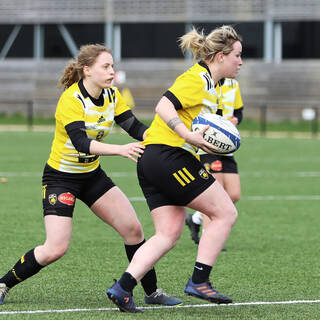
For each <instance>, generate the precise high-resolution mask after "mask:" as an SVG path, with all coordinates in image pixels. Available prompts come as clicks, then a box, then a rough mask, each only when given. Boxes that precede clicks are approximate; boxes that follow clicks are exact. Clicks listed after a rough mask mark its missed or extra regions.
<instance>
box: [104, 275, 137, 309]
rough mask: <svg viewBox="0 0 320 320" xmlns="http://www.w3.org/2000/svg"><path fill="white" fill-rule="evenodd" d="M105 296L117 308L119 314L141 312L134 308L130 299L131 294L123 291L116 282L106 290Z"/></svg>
mask: <svg viewBox="0 0 320 320" xmlns="http://www.w3.org/2000/svg"><path fill="white" fill-rule="evenodd" d="M107 296H108V298H109V299H110V300H111V301H112V302H113V303H114V304H116V305H117V306H118V308H119V309H120V311H121V312H129V313H139V312H142V310H139V309H137V308H136V305H135V303H134V301H133V298H132V293H131V292H128V291H125V290H123V289H122V288H121V286H120V284H119V283H118V282H117V281H116V282H115V283H114V285H113V286H112V287H110V288H109V289H108V290H107Z"/></svg>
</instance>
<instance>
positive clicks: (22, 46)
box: [0, 0, 320, 117]
mask: <svg viewBox="0 0 320 320" xmlns="http://www.w3.org/2000/svg"><path fill="white" fill-rule="evenodd" d="M221 24H232V25H234V26H235V27H236V29H237V31H238V32H239V33H240V34H241V35H242V36H243V38H244V50H243V59H244V62H245V63H244V66H243V70H242V71H241V73H240V75H239V80H240V82H241V87H242V88H243V90H242V91H243V98H244V101H245V103H246V105H247V106H249V107H250V106H252V107H257V106H262V105H267V104H269V106H268V110H272V107H275V108H279V106H281V107H284V108H290V110H291V109H292V110H294V109H296V110H298V109H299V110H300V108H301V107H302V105H301V104H302V103H303V107H313V106H314V105H315V104H316V103H318V100H319V93H320V87H319V83H320V81H319V80H320V76H319V75H320V60H319V59H320V43H319V42H318V41H316V39H317V38H318V34H319V31H320V1H318V0H162V1H157V0H95V1H87V0H50V1H49V0H32V1H31V0H2V1H1V2H0V96H1V97H2V99H4V97H5V98H6V99H9V100H10V99H11V100H12V99H13V100H14V99H17V92H16V90H18V91H19V93H20V94H19V99H20V100H23V99H24V100H29V101H32V102H33V104H34V107H35V112H43V113H45V114H47V113H48V112H49V110H44V108H43V105H44V104H43V103H42V102H41V101H44V100H47V101H51V100H54V99H55V97H56V96H58V89H56V86H55V84H56V82H57V77H58V76H59V73H60V71H61V69H63V67H64V65H65V63H66V61H67V59H70V58H71V57H73V56H75V55H76V53H77V50H78V48H79V47H80V46H81V45H82V44H87V43H104V44H106V45H107V46H108V47H110V48H111V49H112V50H113V55H114V58H115V60H116V64H117V66H118V67H119V68H120V69H121V70H123V71H125V72H126V79H127V81H126V86H127V87H128V88H130V90H131V92H132V94H133V97H134V99H135V102H136V105H137V110H138V111H139V108H142V109H143V110H153V108H154V105H155V102H156V101H157V100H158V99H159V97H160V96H161V94H162V93H163V90H165V89H166V88H167V87H168V86H169V85H170V84H171V82H172V81H173V79H175V77H176V76H177V75H178V74H179V73H181V71H182V70H184V69H185V68H186V67H187V66H188V65H190V61H189V60H188V57H186V58H184V57H183V56H182V54H181V52H180V50H179V48H178V46H177V39H178V37H180V36H181V35H182V34H184V33H185V32H186V31H188V30H190V28H191V27H192V26H196V27H197V28H199V29H204V31H205V32H209V31H210V30H211V29H213V28H214V27H215V26H217V25H221ZM301 74H303V77H301ZM14 87H15V89H16V90H13V89H14ZM141 88H148V89H149V90H141ZM19 99H17V100H19ZM0 105H1V102H0ZM46 105H47V106H48V108H50V110H51V108H52V106H54V105H55V104H54V103H52V104H50V103H46ZM296 107H298V108H296ZM255 110H258V109H255ZM260 110H262V109H260ZM259 112H260V111H257V113H256V116H257V117H258V116H259ZM299 112H300V111H299ZM49 113H50V112H49ZM289 113H291V114H294V113H295V112H294V111H290V112H288V111H285V112H283V116H287V114H289ZM251 114H253V115H254V114H255V112H252V113H251Z"/></svg>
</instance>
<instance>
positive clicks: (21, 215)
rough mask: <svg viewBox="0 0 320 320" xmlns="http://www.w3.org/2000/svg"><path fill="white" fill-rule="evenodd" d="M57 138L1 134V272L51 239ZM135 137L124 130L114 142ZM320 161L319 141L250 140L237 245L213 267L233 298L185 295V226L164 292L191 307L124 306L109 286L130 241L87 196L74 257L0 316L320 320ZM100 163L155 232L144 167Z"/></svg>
mask: <svg viewBox="0 0 320 320" xmlns="http://www.w3.org/2000/svg"><path fill="white" fill-rule="evenodd" d="M52 137H53V133H43V132H38V133H35V132H7V133H6V132H0V141H1V153H0V178H1V177H2V178H6V179H7V182H0V199H1V205H0V234H1V246H0V248H1V251H0V252H1V258H0V274H1V275H2V274H4V273H6V272H7V271H8V270H9V268H11V267H12V265H13V264H14V263H15V262H16V261H17V259H19V258H20V257H21V255H23V254H24V253H25V252H26V251H28V250H30V249H31V248H33V247H35V246H36V245H38V244H41V243H43V241H44V237H45V233H44V227H43V218H42V207H41V174H42V170H43V167H44V164H45V162H46V160H47V157H48V155H49V152H50V145H51V140H52ZM129 141H131V140H130V138H128V137H127V136H126V135H122V134H112V135H111V136H110V137H109V139H108V142H110V143H119V144H120V143H121V144H122V143H126V142H129ZM319 158H320V148H319V140H315V139H267V138H254V137H249V138H244V139H243V142H242V146H241V148H240V149H239V151H237V153H236V159H237V160H238V164H239V171H240V176H241V183H242V191H243V194H242V199H241V200H240V202H239V203H238V204H237V208H238V211H239V219H238V221H237V223H236V225H235V226H234V228H233V230H232V232H231V235H230V238H229V240H228V242H227V244H226V247H227V248H228V251H227V252H223V253H221V255H220V257H219V259H218V261H217V263H216V265H215V266H214V268H213V271H212V274H211V280H212V282H213V284H214V286H215V287H216V288H217V289H218V290H219V291H220V292H221V293H223V294H226V295H229V296H231V297H232V298H233V299H234V302H235V303H234V304H233V305H229V306H216V307H214V306H212V305H210V304H207V303H206V302H204V301H201V300H198V299H195V298H192V297H188V296H185V295H184V293H183V289H184V286H185V284H186V282H187V280H188V278H189V277H190V275H191V273H192V269H193V265H194V261H195V257H196V249H197V247H196V245H195V244H194V243H193V242H192V241H191V239H190V236H189V230H188V229H187V228H185V230H184V231H183V234H182V236H181V239H180V241H179V243H178V245H177V246H176V247H175V248H174V249H173V250H171V251H170V252H169V253H168V254H167V255H166V256H165V257H163V258H162V259H161V260H160V261H159V263H158V264H157V265H156V270H157V275H158V285H159V287H161V288H163V289H164V290H165V291H166V292H168V293H170V294H173V295H175V296H176V297H178V298H180V299H182V300H183V303H184V306H182V307H181V308H159V309H146V310H145V312H144V313H143V314H138V315H130V314H123V313H120V312H119V311H117V310H115V306H114V305H113V304H112V303H111V302H110V301H109V300H108V299H107V298H106V296H105V290H106V289H107V288H108V287H109V286H110V285H111V284H112V282H113V278H119V277H120V276H121V274H122V272H123V271H124V269H125V268H126V266H127V259H126V255H125V251H124V246H123V243H122V240H121V238H120V236H119V235H118V234H117V233H116V232H115V231H114V230H113V229H111V228H110V227H109V226H108V225H106V224H104V223H103V222H101V221H100V220H99V219H97V218H96V217H95V216H94V215H93V214H92V213H91V212H90V210H89V209H88V208H86V206H85V205H83V204H82V203H81V202H80V201H78V202H77V205H76V209H75V213H74V223H73V235H72V241H71V247H70V250H69V252H68V253H67V254H66V255H65V256H64V257H63V258H62V259H61V260H59V261H58V262H56V263H54V264H52V265H50V266H49V267H47V268H45V269H44V270H42V271H41V272H40V273H39V274H38V275H36V276H35V277H33V278H31V279H28V280H27V281H25V282H24V283H23V284H21V285H18V286H16V287H15V288H14V289H13V290H12V291H11V292H10V294H9V296H8V297H7V298H6V304H4V305H3V306H0V320H1V319H6V320H7V319H68V320H69V319H70V320H72V319H77V320H78V319H124V318H133V317H134V318H138V317H139V318H140V319H157V320H158V319H169V318H170V319H268V320H269V319H319V318H320V304H319V300H317V299H319V292H320V281H319V280H320V269H319V245H318V243H319V241H318V239H319V230H318V229H319V224H320V216H319V201H320V192H319V185H320V170H319ZM102 167H103V168H104V169H105V170H106V172H108V173H109V174H110V176H111V177H112V179H113V180H114V182H115V183H116V184H117V185H118V186H119V187H120V188H121V189H122V190H123V191H124V192H125V193H126V195H127V196H128V197H129V199H131V201H132V203H133V205H134V207H135V209H136V211H137V214H138V216H139V219H140V221H141V222H142V224H143V227H144V231H145V235H146V237H150V236H151V235H152V234H153V223H152V219H151V217H150V214H149V211H148V208H147V205H146V203H145V201H144V200H143V196H142V193H141V190H140V188H139V185H138V180H137V177H136V173H135V164H134V163H133V162H131V161H130V160H127V159H122V158H120V157H105V158H103V160H102ZM134 298H135V302H136V304H137V306H139V307H147V305H145V304H144V300H143V291H142V289H141V287H140V286H138V287H137V288H136V290H135V293H134ZM301 300H303V301H301ZM305 300H310V302H309V303H307V302H305ZM297 301H300V302H301V303H298V302H297ZM253 302H258V303H257V304H253ZM276 302H282V303H281V304H278V303H276ZM263 303H264V304H263ZM58 310H60V311H64V312H56V311H58ZM66 311H68V312H66ZM40 312H41V313H40Z"/></svg>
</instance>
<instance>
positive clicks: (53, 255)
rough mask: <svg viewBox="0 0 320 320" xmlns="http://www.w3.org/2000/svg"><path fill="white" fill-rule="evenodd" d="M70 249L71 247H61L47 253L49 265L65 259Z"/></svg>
mask: <svg viewBox="0 0 320 320" xmlns="http://www.w3.org/2000/svg"><path fill="white" fill-rule="evenodd" d="M68 249H69V245H64V244H62V245H59V246H56V247H54V248H51V249H50V250H48V251H47V257H46V260H47V264H50V263H52V262H54V261H56V260H58V259H60V258H61V257H63V256H64V255H65V254H66V253H67V251H68Z"/></svg>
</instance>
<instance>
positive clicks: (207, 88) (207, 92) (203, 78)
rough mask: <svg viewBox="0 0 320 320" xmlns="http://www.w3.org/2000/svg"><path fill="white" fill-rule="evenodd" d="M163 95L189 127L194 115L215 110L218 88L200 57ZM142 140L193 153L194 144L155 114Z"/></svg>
mask: <svg viewBox="0 0 320 320" xmlns="http://www.w3.org/2000/svg"><path fill="white" fill-rule="evenodd" d="M164 96H166V97H167V98H168V99H169V100H170V101H171V102H172V103H173V105H174V106H175V109H176V111H177V113H178V115H179V117H180V119H181V120H182V121H183V123H184V124H185V126H186V127H187V128H188V129H189V130H190V128H191V124H192V121H193V119H194V118H195V117H197V116H199V115H200V114H204V113H216V112H217V110H218V107H219V99H220V96H221V88H220V86H219V84H217V85H216V86H215V84H214V82H213V79H212V77H211V73H210V70H209V68H208V66H207V65H206V64H205V63H204V62H202V61H201V62H199V63H196V64H195V65H193V66H192V67H191V68H190V69H189V70H187V71H186V72H184V73H183V74H182V75H180V76H179V77H178V78H177V79H176V81H175V82H174V84H173V85H172V86H171V87H170V88H169V89H168V91H167V92H166V93H165V94H164ZM143 144H144V145H148V144H166V145H169V146H173V147H181V148H183V149H185V150H188V151H189V152H191V153H192V154H194V155H195V153H196V148H195V147H194V146H192V145H190V144H189V143H187V142H186V141H185V140H184V139H183V138H181V137H180V136H179V135H178V134H177V133H176V132H174V131H173V130H171V129H170V128H169V127H168V126H167V124H166V123H165V122H164V121H163V120H162V119H161V118H160V117H159V116H158V115H156V116H155V118H154V120H153V122H152V124H151V126H150V128H149V129H148V130H147V131H146V139H145V140H144V141H143Z"/></svg>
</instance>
